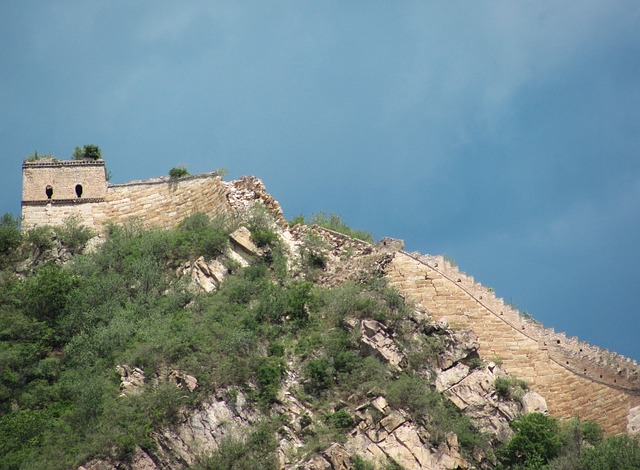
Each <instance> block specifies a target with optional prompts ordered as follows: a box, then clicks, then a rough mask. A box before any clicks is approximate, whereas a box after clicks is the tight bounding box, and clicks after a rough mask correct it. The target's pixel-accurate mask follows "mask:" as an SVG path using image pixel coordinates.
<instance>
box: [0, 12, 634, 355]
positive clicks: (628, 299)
mask: <svg viewBox="0 0 640 470" xmlns="http://www.w3.org/2000/svg"><path fill="white" fill-rule="evenodd" d="M0 110H1V113H0V142H1V143H2V145H1V146H0V188H1V189H0V195H1V198H0V204H1V207H0V213H4V212H12V213H13V214H16V215H17V214H19V211H20V191H21V180H20V172H21V170H20V165H21V162H22V159H23V158H24V157H25V156H27V155H29V154H31V153H33V151H34V150H38V152H40V153H46V152H50V153H52V154H54V155H56V156H57V157H59V158H64V157H69V156H70V155H71V153H72V151H73V149H74V147H75V146H76V145H84V144H89V143H91V144H97V145H99V146H100V147H101V148H102V151H103V156H104V158H105V161H106V163H107V166H108V169H109V170H110V171H111V173H112V175H113V178H112V181H113V182H126V181H130V180H133V179H145V178H149V177H154V176H159V175H165V174H167V173H168V171H169V169H170V168H172V167H174V166H176V165H178V164H184V165H186V167H187V168H188V169H189V170H190V172H191V173H198V172H205V171H211V170H214V169H217V168H227V169H228V170H229V175H228V178H236V177H239V176H241V175H247V174H253V175H256V176H258V177H260V178H261V179H262V180H263V181H264V182H265V184H266V186H267V189H268V190H269V191H270V193H271V194H272V195H273V196H274V197H275V198H276V199H278V201H280V203H281V204H282V206H283V208H284V211H285V214H286V215H287V216H288V217H292V216H294V215H298V214H301V213H302V214H306V215H309V214H311V213H314V212H318V211H326V212H334V213H337V214H340V215H341V216H342V217H343V218H344V219H345V220H346V222H347V223H349V224H350V225H352V226H354V227H356V228H363V229H368V230H370V231H371V232H372V233H373V234H374V236H375V237H376V238H381V237H383V236H392V237H397V238H402V239H404V240H405V243H406V247H407V249H408V250H409V251H414V250H415V251H420V252H423V253H431V254H442V253H444V254H446V255H447V256H449V257H452V258H454V259H455V260H456V262H457V263H458V265H459V266H460V267H461V269H463V270H464V271H466V272H468V273H469V274H472V275H474V276H475V277H476V279H477V280H479V281H481V282H482V283H483V284H485V285H487V286H491V287H493V288H494V289H495V290H496V292H497V294H498V295H500V296H502V297H504V298H505V299H506V300H508V301H511V302H513V303H514V304H517V305H518V306H519V307H520V308H521V309H526V310H527V311H529V312H530V313H531V314H532V315H533V316H534V317H535V318H537V319H538V320H540V321H542V322H543V323H544V324H545V325H546V326H552V327H554V328H556V330H558V331H565V332H567V333H568V334H569V335H572V336H573V335H576V336H579V337H580V339H583V340H586V341H589V342H591V343H592V344H595V345H598V346H601V347H604V348H609V349H611V350H614V351H617V352H619V353H622V354H624V355H627V356H630V357H633V358H635V359H640V341H639V340H638V333H639V332H640V320H639V313H640V289H639V287H638V279H640V276H638V274H637V271H638V266H640V243H639V242H640V155H639V153H638V149H640V3H638V2H637V1H635V0H631V1H607V2H603V1H600V0H597V1H592V0H580V1H555V0H554V1H535V2H534V1H527V2H524V1H522V2H512V1H503V2H492V1H488V2H477V1H460V2H437V3H436V2H422V1H415V2H412V1H399V2H390V1H389V2H382V1H351V2H345V1H324V0H323V1H316V2H307V1H274V2H258V1H254V2H242V1H238V2H235V1H234V2H214V1H207V2H204V1H203V2H200V1H183V2H175V1H157V0H156V1H153V2H150V1H148V2H143V1H131V0H126V1H124V0H121V1H118V0H115V1H108V2H107V1H93V2H87V1H57V2H43V1H28V0H22V1H20V2H14V1H11V0H0Z"/></svg>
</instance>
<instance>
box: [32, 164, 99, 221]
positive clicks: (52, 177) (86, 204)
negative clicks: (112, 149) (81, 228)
mask: <svg viewBox="0 0 640 470" xmlns="http://www.w3.org/2000/svg"><path fill="white" fill-rule="evenodd" d="M106 194H107V176H106V170H105V166H104V160H69V161H59V160H53V159H46V160H44V159H43V160H36V161H25V162H24V163H23V164H22V227H23V228H24V229H29V228H32V227H35V226H37V225H60V224H62V223H63V222H64V221H65V220H66V219H67V218H69V217H71V216H77V217H79V218H80V219H81V220H82V221H83V222H84V223H85V224H87V225H89V226H91V225H93V214H92V208H93V205H94V204H96V203H102V202H104V200H105V197H106Z"/></svg>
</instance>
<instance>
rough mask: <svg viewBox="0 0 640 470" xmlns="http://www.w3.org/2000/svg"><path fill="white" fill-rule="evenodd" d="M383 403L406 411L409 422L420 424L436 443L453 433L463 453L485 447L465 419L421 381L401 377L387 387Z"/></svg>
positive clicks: (414, 377)
mask: <svg viewBox="0 0 640 470" xmlns="http://www.w3.org/2000/svg"><path fill="white" fill-rule="evenodd" d="M386 397H387V401H388V402H389V404H390V405H391V406H393V407H398V408H402V409H405V410H407V411H408V412H409V413H410V414H411V416H412V417H413V419H415V420H416V421H417V422H419V423H421V424H423V425H424V426H425V427H426V428H427V429H428V430H429V432H430V433H431V434H432V436H433V438H434V440H435V441H436V442H442V441H443V440H444V437H445V435H446V433H448V432H454V433H455V434H456V435H457V436H458V440H459V442H460V445H461V446H462V447H463V448H464V449H468V450H472V449H474V448H480V447H483V446H485V445H486V442H485V440H484V436H482V435H481V434H479V433H478V431H477V430H476V429H475V428H474V427H473V425H472V424H471V422H470V421H469V418H468V417H467V416H466V415H463V414H462V413H460V411H459V410H458V409H457V408H456V407H455V406H454V405H452V404H450V403H449V402H447V401H445V399H444V398H443V397H442V395H440V394H439V393H438V392H436V391H435V390H434V389H432V388H431V387H430V386H429V385H428V384H427V383H426V381H425V379H424V378H422V377H420V376H417V375H408V374H402V375H400V377H398V378H397V379H396V380H394V381H391V382H390V383H389V384H388V386H387V393H386Z"/></svg>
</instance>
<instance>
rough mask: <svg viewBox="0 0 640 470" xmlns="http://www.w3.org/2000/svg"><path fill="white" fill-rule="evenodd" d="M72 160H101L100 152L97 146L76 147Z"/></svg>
mask: <svg viewBox="0 0 640 470" xmlns="http://www.w3.org/2000/svg"><path fill="white" fill-rule="evenodd" d="M72 157H73V159H74V160H101V159H102V151H101V150H100V147H98V146H97V145H92V144H88V145H85V146H84V147H82V148H80V147H78V146H77V147H76V148H75V150H74V151H73V155H72Z"/></svg>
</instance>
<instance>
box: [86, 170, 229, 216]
mask: <svg viewBox="0 0 640 470" xmlns="http://www.w3.org/2000/svg"><path fill="white" fill-rule="evenodd" d="M227 195H228V190H227V188H226V186H225V184H224V183H223V182H222V179H221V178H220V177H219V176H218V175H217V174H216V173H205V174H200V175H193V176H186V177H182V178H179V179H171V178H169V177H162V178H156V179H151V180H145V181H133V182H130V183H126V184H112V185H109V187H108V189H107V195H106V198H105V201H104V202H103V203H98V204H94V205H93V210H92V218H93V226H94V227H95V228H97V229H99V228H100V227H101V226H102V225H104V223H106V222H107V221H111V222H114V223H122V222H124V221H125V220H128V219H139V220H141V221H143V222H144V223H145V224H147V225H150V226H160V227H172V226H174V225H176V224H177V223H178V222H180V221H181V220H182V219H183V218H185V217H187V216H189V215H192V214H195V213H197V212H202V213H205V214H207V215H209V216H210V217H216V216H218V215H221V214H223V213H226V212H229V211H230V210H231V206H230V204H229V202H228V200H227Z"/></svg>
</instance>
